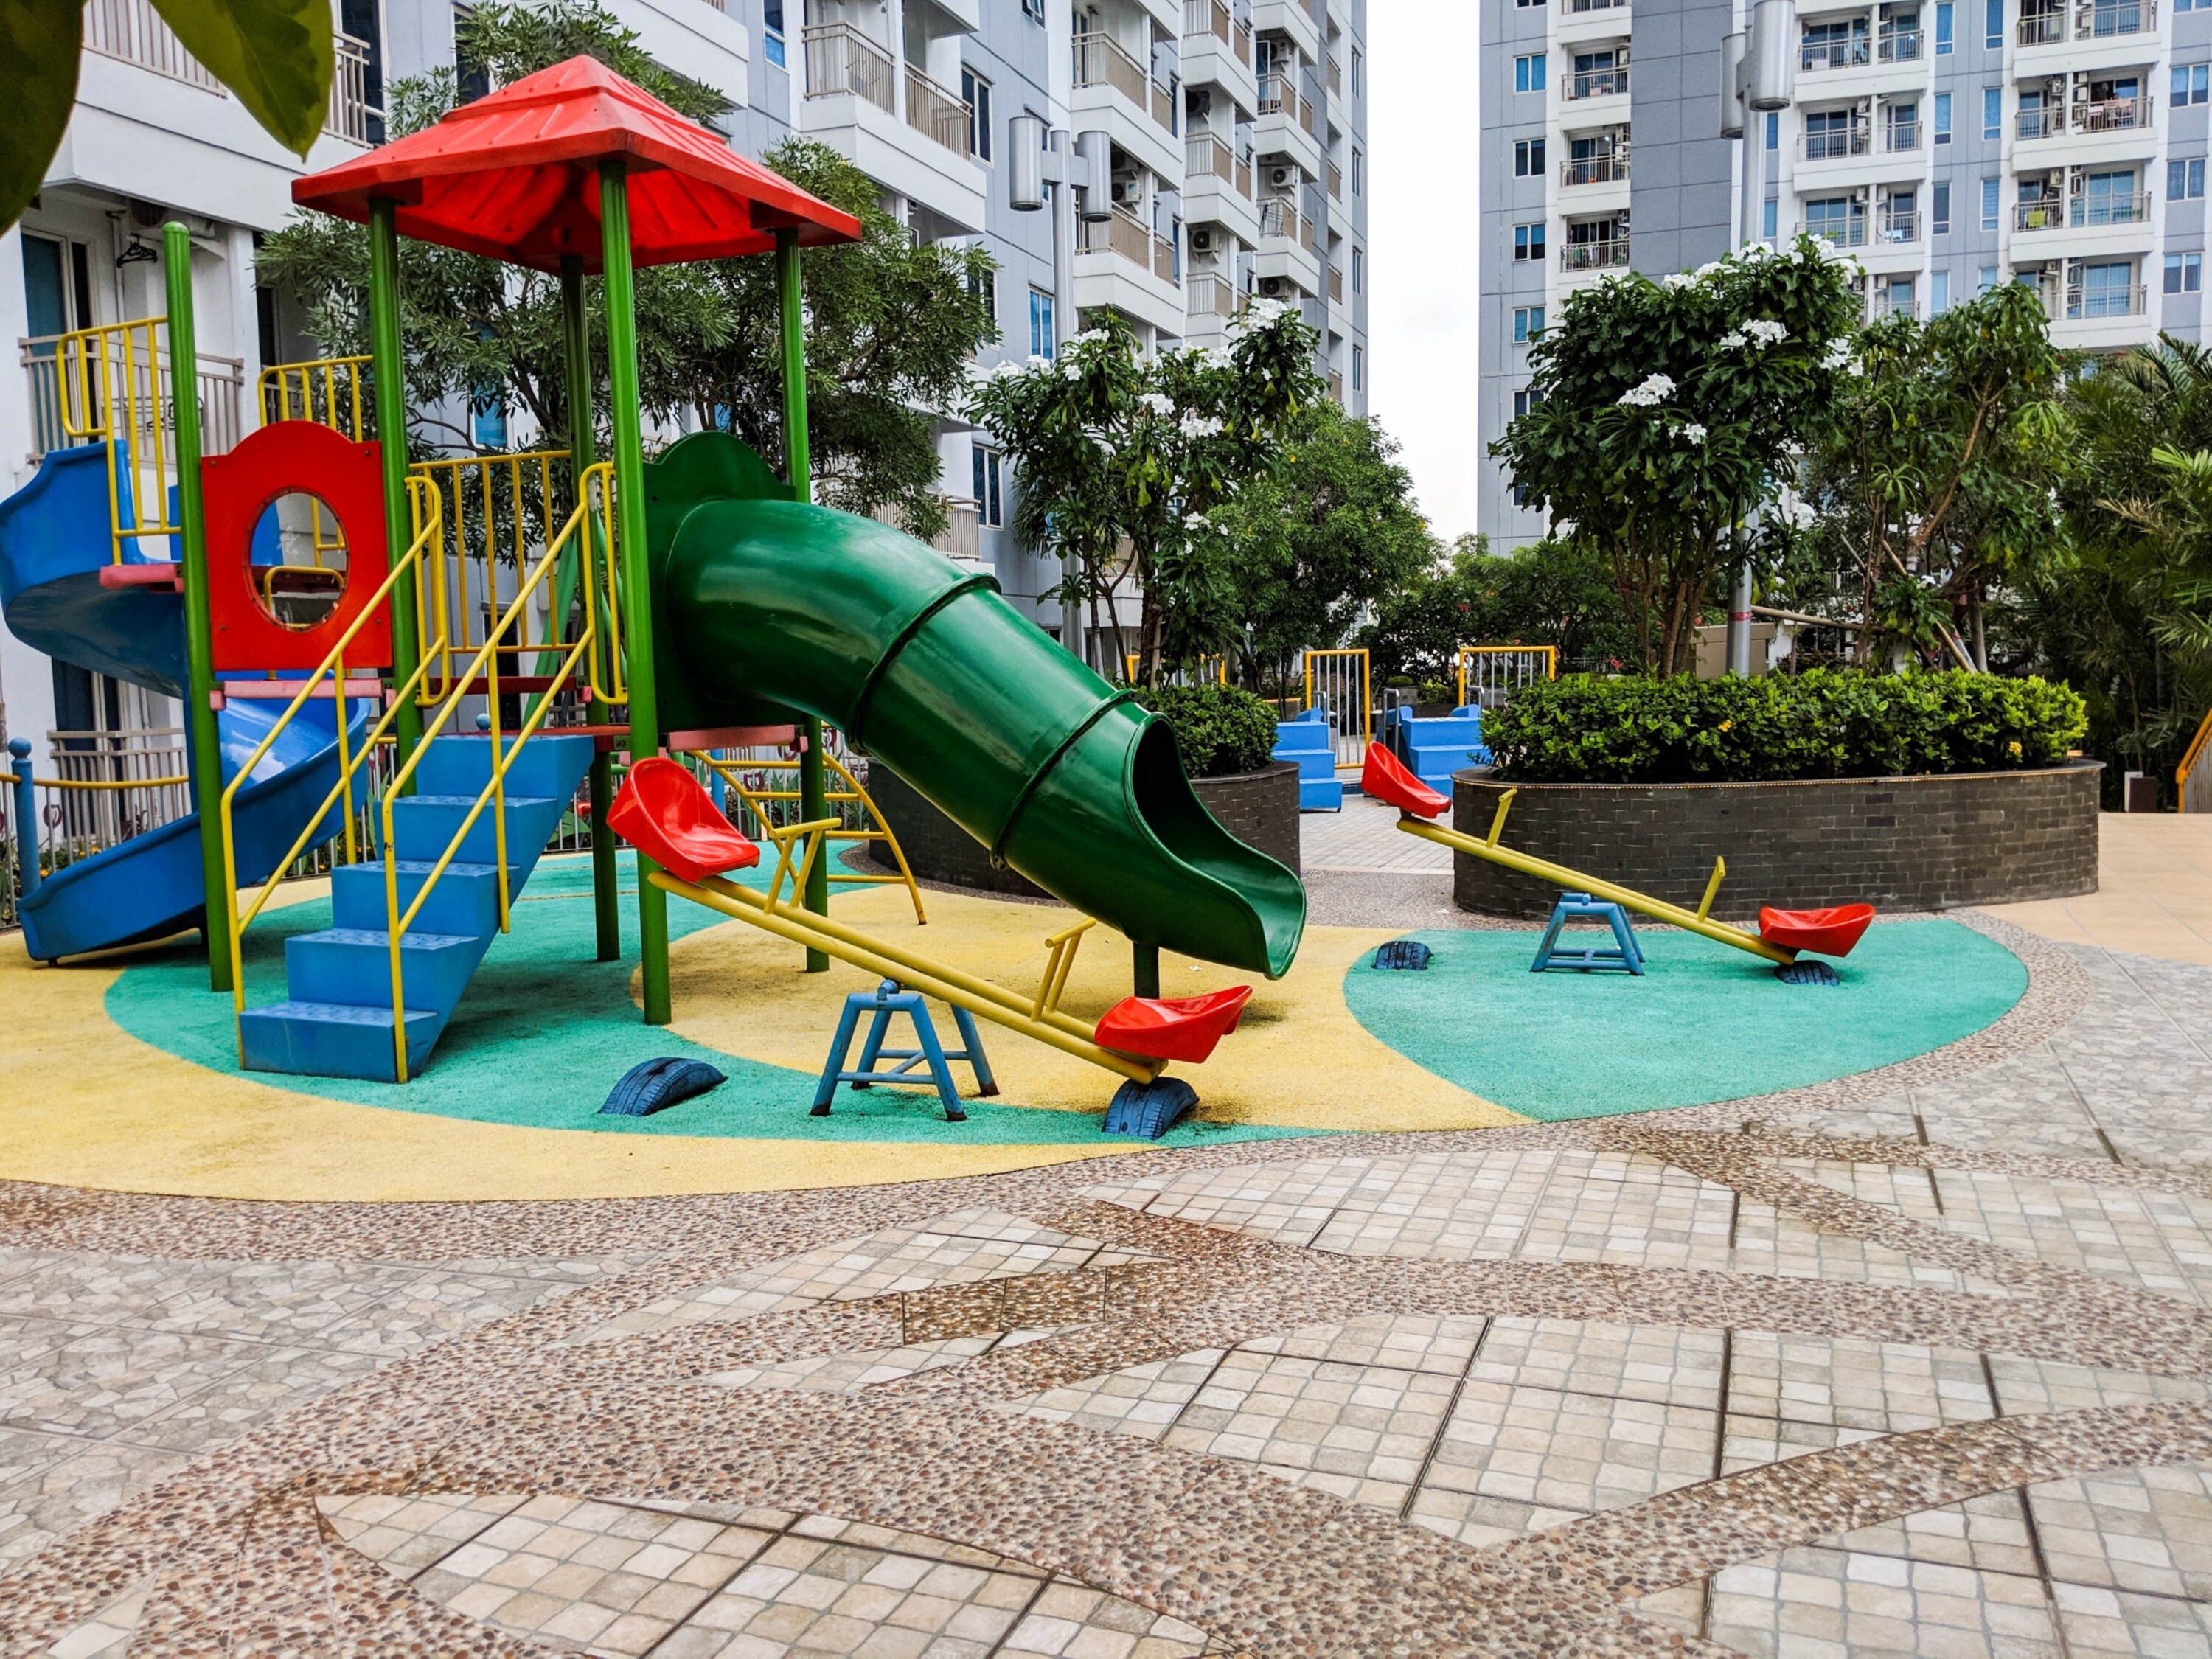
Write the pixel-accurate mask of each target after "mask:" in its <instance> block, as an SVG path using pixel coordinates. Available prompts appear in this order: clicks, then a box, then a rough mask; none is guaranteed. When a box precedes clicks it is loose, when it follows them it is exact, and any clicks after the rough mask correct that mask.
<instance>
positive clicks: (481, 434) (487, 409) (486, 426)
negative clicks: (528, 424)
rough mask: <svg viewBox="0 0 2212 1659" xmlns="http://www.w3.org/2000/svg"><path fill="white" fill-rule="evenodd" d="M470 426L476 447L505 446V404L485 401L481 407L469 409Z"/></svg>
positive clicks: (493, 447) (496, 447)
mask: <svg viewBox="0 0 2212 1659" xmlns="http://www.w3.org/2000/svg"><path fill="white" fill-rule="evenodd" d="M469 413H470V416H471V420H470V422H469V424H470V427H471V431H472V433H473V435H474V436H475V438H476V444H477V448H478V449H505V448H506V447H507V405H506V404H503V403H487V404H484V405H483V407H482V408H476V407H473V406H472V407H471V409H470V411H469Z"/></svg>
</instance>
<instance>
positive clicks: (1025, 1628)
mask: <svg viewBox="0 0 2212 1659" xmlns="http://www.w3.org/2000/svg"><path fill="white" fill-rule="evenodd" d="M1982 925H1984V926H1990V927H1993V928H1998V929H1999V930H2000V931H2002V933H2003V936H2004V937H2005V938H2006V939H2007V941H2008V943H2013V944H2015V945H2016V948H2018V949H2019V950H2020V951H2021V954H2022V956H2023V957H2024V958H2025V959H2027V961H2028V962H2029V963H2030V966H2031V969H2032V974H2033V983H2032V985H2031V988H2030V993H2029V995H2028V996H2027V999H2025V1000H2023V1002H2022V1004H2021V1006H2020V1007H2019V1008H2017V1009H2015V1012H2014V1013H2013V1014H2011V1015H2009V1016H2008V1017H2007V1018H2006V1019H2005V1020H2004V1021H2002V1022H2000V1024H1999V1025H1998V1026H1997V1027H1996V1028H1993V1029H1992V1030H1991V1031H1990V1032H1986V1033H1984V1034H1982V1035H1981V1036H1977V1037H1975V1038H1973V1039H1970V1040H1969V1041H1968V1042H1966V1043H1962V1044H1960V1045H1957V1046H1956V1048H1954V1049H1953V1050H1947V1051H1942V1052H1940V1053H1938V1054H1934V1055H1929V1056H1924V1057H1923V1059H1922V1060H1916V1061H1912V1062H1909V1063H1908V1064H1907V1065H1905V1066H1896V1067H1891V1068H1888V1069H1887V1070H1886V1071H1884V1072H1881V1073H1870V1074H1868V1075H1865V1076H1863V1077H1860V1078H1856V1079H1844V1080H1841V1081H1840V1082H1838V1083H1834V1084H1827V1085H1820V1087H1819V1088H1816V1089H1811V1090H1806V1091H1798V1092H1796V1093H1795V1094H1791V1095H1784V1096H1778V1097H1765V1098H1761V1099H1759V1100H1754V1101H1743V1102H1734V1103H1728V1104H1726V1105H1723V1106H1717V1107H1702V1108H1698V1109H1694V1110H1691V1111H1685V1112H1676V1113H1668V1114H1662V1115H1647V1116H1643V1117H1634V1118H1617V1119H1612V1120H1605V1121H1598V1122H1592V1123H1577V1124H1566V1125H1556V1126H1531V1127H1526V1128H1514V1129H1508V1130H1496V1131H1487V1132H1469V1133H1436V1134H1419V1135H1398V1136H1359V1137H1353V1136H1346V1137H1340V1138H1338V1139H1333V1140H1331V1141H1329V1142H1328V1143H1327V1144H1326V1145H1325V1146H1322V1145H1316V1143H1315V1142H1313V1141H1310V1140H1307V1141H1288V1142H1283V1143H1279V1144H1261V1145H1249V1144H1248V1145H1244V1146H1234V1147H1216V1148H1194V1149H1189V1150H1183V1151H1174V1152H1158V1151H1154V1152H1139V1153H1137V1154H1134V1155H1133V1156H1131V1157H1130V1158H1126V1159H1120V1160H1116V1161H1115V1162H1114V1163H1113V1164H1110V1165H1105V1166H1101V1165H1096V1164H1091V1165H1061V1166H1055V1167H1053V1168H1049V1169H1044V1170H1026V1171H1020V1172H1016V1173H1013V1174H1009V1175H1004V1176H991V1177H987V1178H977V1179H970V1180H959V1181H949V1182H914V1183H908V1184H906V1185H901V1186H891V1187H883V1188H846V1189H838V1190H827V1191H815V1192H799V1193H783V1194H750V1195H744V1196H730V1197H708V1198H684V1199H675V1200H641V1201H620V1202H617V1201H604V1202H580V1203H557V1204H556V1203H548V1204H493V1205H473V1206H459V1205H455V1206H447V1205H392V1206H347V1205H317V1204H292V1205H273V1204H250V1203H228V1202H216V1201H206V1200H175V1199H163V1198H155V1197H143V1196H140V1197H134V1196H127V1195H118V1194H98V1193H90V1192H76V1191H68V1190H62V1189H57V1188H38V1187H29V1186H21V1185H17V1186H9V1187H0V1656H10V1659H12V1656H26V1659H27V1656H33V1655H39V1656H45V1655H54V1656H60V1659H79V1656H91V1655H100V1656H123V1655H130V1656H134V1659H167V1656H183V1655H188V1654H189V1655H197V1654H203V1653H212V1652H222V1653H226V1654H238V1655H247V1654H254V1655H258V1654H272V1655H273V1654H278V1653H299V1654H313V1655H324V1654H345V1655H356V1654H358V1655H382V1654H402V1653H421V1654H447V1653H453V1654H471V1655H503V1656H524V1655H538V1654H549V1653H596V1654H604V1655H609V1656H647V1655H650V1656H654V1659H691V1656H729V1659H754V1656H772V1655H782V1654H795V1655H831V1654H837V1655H853V1656H871V1659H872V1656H916V1659H951V1656H975V1659H991V1656H1009V1659H1014V1656H1019V1659H1028V1656H1044V1655H1055V1656H1069V1659H1079V1656H1101V1659H1167V1656H1178V1659H1180V1656H1197V1655H1214V1656H1228V1655H1270V1656H1272V1655H1292V1656H1322V1655H1328V1656H1354V1655H1359V1656H1364V1655H1375V1656H1408V1659H1410V1656H1424V1659H1425V1656H1431V1655H1437V1656H1443V1655H1478V1654H1479V1655H1486V1656H1511V1655H1531V1656H1533V1655H1545V1656H1554V1655H1607V1656H1612V1655H1657V1654H1680V1653H1688V1654H1692V1655H1699V1656H1708V1659H1711V1656H1726V1655H1729V1654H1738V1655H1750V1656H1778V1659H1782V1656H1786V1659H1801V1656H1807V1659H1809V1656H1820V1659H1828V1656H1838V1655H1844V1656H1848V1655H1856V1654H1868V1655H1884V1654H1897V1655H1921V1654H1927V1655H1940V1656H1946V1659H1948V1656H1972V1655H1986V1656H1991V1659H1996V1656H2004V1659H2024V1656H2043V1655H2050V1656H2063V1659H2084V1656H2094V1659H2102V1656H2106V1655H2116V1656H2117V1655H2141V1656H2158V1659H2167V1656H2185V1655H2186V1656H2203V1659H2212V1306H2208V1303H2212V1171H2208V1170H2207V1169H2206V1167H2205V1164H2206V1161H2207V1158H2208V1155H2212V1154H2209V1153H2208V1149H2212V1139H2208V1138H2207V1137H2206V1135H2205V1134H2204V1132H2203V1127H2202V1124H2201V1115H2202V1113H2201V1107H2200V1105H2199V1103H2201V1102H2203V1100H2206V1099H2208V1098H2212V1019H2208V1018H2206V1016H2207V1015H2208V1014H2209V1013H2212V969H2204V968H2199V967H2192V966H2190V965H2187V964H2179V963H2164V962H2150V961H2148V960H2146V959H2142V958H2130V957H2120V956H2116V955H2113V954H2111V953H2108V952H2105V951H2099V950H2095V949H2091V948H2088V947H2080V946H2061V945H2049V944H2041V943H2038V942H2035V941H2033V940H2029V939H2027V938H2026V937H2025V936H2022V935H2019V934H2017V933H2013V932H2011V931H2010V930H2004V929H2002V927H2001V924H1995V923H1989V922H1984V923H1983V924H1982Z"/></svg>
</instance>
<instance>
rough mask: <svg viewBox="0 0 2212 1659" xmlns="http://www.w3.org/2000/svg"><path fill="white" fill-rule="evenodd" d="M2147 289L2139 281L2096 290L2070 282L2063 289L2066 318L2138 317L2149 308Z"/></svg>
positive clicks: (2074, 319)
mask: <svg viewBox="0 0 2212 1659" xmlns="http://www.w3.org/2000/svg"><path fill="white" fill-rule="evenodd" d="M2149 299H2150V295H2149V291H2148V289H2146V288H2144V286H2143V285H2142V283H2136V284H2134V285H2132V286H2127V287H2120V288H2099V289H2091V288H2086V287H2084V286H2083V285H2082V284H2081V283H2069V284H2068V285H2067V289H2066V320H2067V321H2068V322H2069V323H2081V322H2093V321H2095V320H2096V319H2098V318H2100V317H2140V316H2142V314H2143V313H2144V312H2146V311H2147V310H2148V309H2149Z"/></svg>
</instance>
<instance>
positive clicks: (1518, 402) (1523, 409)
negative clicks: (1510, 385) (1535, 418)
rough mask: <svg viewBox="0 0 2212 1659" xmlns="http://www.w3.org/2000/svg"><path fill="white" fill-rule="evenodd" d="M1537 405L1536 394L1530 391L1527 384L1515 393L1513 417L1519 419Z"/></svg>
mask: <svg viewBox="0 0 2212 1659" xmlns="http://www.w3.org/2000/svg"><path fill="white" fill-rule="evenodd" d="M1535 406H1536V394H1535V393H1534V392H1531V391H1529V390H1528V387H1527V386H1522V388H1521V389H1520V390H1519V391H1518V392H1515V393H1514V394H1513V418H1514V419H1515V420H1516V421H1517V420H1519V419H1520V418H1521V417H1522V416H1523V415H1526V414H1527V413H1528V411H1529V410H1532V409H1534V407H1535Z"/></svg>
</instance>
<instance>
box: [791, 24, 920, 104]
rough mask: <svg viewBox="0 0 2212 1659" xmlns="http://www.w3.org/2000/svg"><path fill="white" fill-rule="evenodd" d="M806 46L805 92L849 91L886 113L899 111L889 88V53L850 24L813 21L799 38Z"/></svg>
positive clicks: (819, 94)
mask: <svg viewBox="0 0 2212 1659" xmlns="http://www.w3.org/2000/svg"><path fill="white" fill-rule="evenodd" d="M802 38H803V40H805V47H806V95H807V96H808V97H809V98H834V97H836V96H839V95H841V94H846V93H850V94H854V96H856V97H859V98H861V99H865V100H866V101H867V102H869V103H871V104H873V105H874V106H876V107H877V108H878V109H879V110H881V111H883V112H884V114H886V115H896V114H897V113H898V100H897V97H896V94H895V93H894V92H893V90H892V87H893V82H892V80H891V70H892V67H893V65H892V63H891V55H890V52H886V51H884V48H883V47H881V46H878V45H877V44H876V43H875V42H874V41H873V40H870V39H869V38H868V37H867V36H866V35H865V34H863V33H860V30H858V29H856V28H854V27H853V26H852V25H851V24H850V23H815V24H811V25H810V26H809V27H808V28H807V30H806V33H805V35H804V36H803V37H802Z"/></svg>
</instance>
